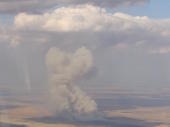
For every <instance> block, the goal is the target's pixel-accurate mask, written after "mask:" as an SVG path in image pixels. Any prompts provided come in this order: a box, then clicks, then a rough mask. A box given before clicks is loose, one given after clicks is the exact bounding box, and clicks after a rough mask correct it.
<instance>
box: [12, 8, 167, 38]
mask: <svg viewBox="0 0 170 127" xmlns="http://www.w3.org/2000/svg"><path fill="white" fill-rule="evenodd" d="M23 21H24V22H23ZM14 24H15V26H16V28H18V29H21V30H23V29H25V30H43V31H57V32H74V31H83V30H84V31H86V30H87V31H88V30H90V31H115V32H119V31H124V32H125V31H129V32H131V31H132V32H133V31H135V30H136V29H139V30H145V31H149V32H159V33H160V34H162V35H164V36H167V35H169V33H170V32H169V31H170V28H168V27H167V26H168V25H169V24H170V20H153V19H149V18H148V17H146V16H143V17H139V16H136V17H133V16H130V15H128V14H124V13H115V14H112V13H109V12H107V11H106V10H105V9H104V8H100V7H96V6H92V5H79V6H70V7H60V8H58V9H56V10H55V11H53V12H52V13H44V14H37V15H36V14H27V13H20V14H18V15H17V16H16V17H15V21H14Z"/></svg>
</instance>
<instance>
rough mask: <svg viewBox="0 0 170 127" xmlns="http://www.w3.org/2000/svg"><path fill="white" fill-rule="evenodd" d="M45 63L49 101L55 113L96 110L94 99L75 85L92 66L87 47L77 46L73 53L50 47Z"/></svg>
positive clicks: (90, 55)
mask: <svg viewBox="0 0 170 127" xmlns="http://www.w3.org/2000/svg"><path fill="white" fill-rule="evenodd" d="M46 65H47V69H48V74H49V88H50V94H51V101H52V103H53V104H52V105H53V106H54V107H55V110H56V112H57V113H62V112H70V113H74V114H87V113H91V112H94V111H96V109H97V106H96V103H95V101H94V100H93V99H91V98H90V97H89V96H87V95H86V94H85V93H84V92H83V91H82V90H81V89H80V88H79V87H78V86H77V85H75V82H76V81H77V80H79V79H80V78H82V77H83V76H84V75H85V74H86V73H87V72H88V71H89V70H90V69H91V68H92V66H93V58H92V54H91V52H90V51H89V50H88V49H87V48H85V47H82V48H79V49H77V50H76V51H75V53H68V52H64V51H61V50H60V49H58V48H51V49H50V50H49V51H48V53H47V55H46Z"/></svg>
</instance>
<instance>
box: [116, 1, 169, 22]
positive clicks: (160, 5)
mask: <svg viewBox="0 0 170 127" xmlns="http://www.w3.org/2000/svg"><path fill="white" fill-rule="evenodd" d="M114 11H121V12H124V13H128V14H131V15H135V16H148V17H151V18H156V19H162V18H170V14H169V12H170V0H151V1H150V2H149V3H147V4H144V5H138V6H131V7H126V8H125V7H118V8H116V9H115V10H114Z"/></svg>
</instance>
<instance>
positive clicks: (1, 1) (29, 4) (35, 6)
mask: <svg viewBox="0 0 170 127" xmlns="http://www.w3.org/2000/svg"><path fill="white" fill-rule="evenodd" d="M148 1H149V0H0V13H18V12H42V11H44V10H46V9H48V8H51V7H55V6H57V5H60V4H62V5H63V4H65V5H68V4H72V5H77V4H87V3H88V4H93V5H97V6H102V7H116V6H120V5H132V4H136V3H144V2H148Z"/></svg>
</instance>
